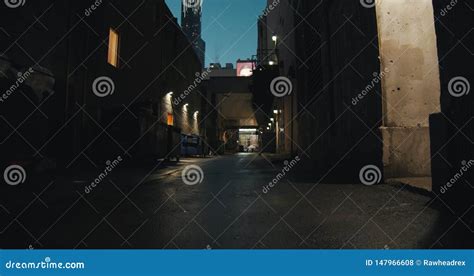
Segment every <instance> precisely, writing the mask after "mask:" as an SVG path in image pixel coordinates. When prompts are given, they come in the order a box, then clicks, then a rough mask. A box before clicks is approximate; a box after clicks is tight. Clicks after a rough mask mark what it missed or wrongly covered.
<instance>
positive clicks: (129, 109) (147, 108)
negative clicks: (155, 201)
mask: <svg viewBox="0 0 474 276" xmlns="http://www.w3.org/2000/svg"><path fill="white" fill-rule="evenodd" d="M90 5H91V4H90V3H82V2H80V3H79V2H77V1H60V2H58V1H55V2H54V3H50V2H49V1H35V2H33V1H31V2H29V3H27V4H26V5H25V6H24V7H22V8H21V9H13V10H11V11H9V12H5V13H2V16H1V18H2V19H1V21H2V22H1V24H0V25H1V26H2V28H1V29H2V32H0V53H2V54H1V55H0V85H1V88H2V91H6V90H7V88H9V87H10V86H11V85H12V83H15V82H16V81H17V79H18V78H19V77H18V74H19V73H22V74H23V75H24V79H25V81H23V82H22V85H21V86H20V87H18V88H15V89H14V90H15V91H13V92H14V93H11V97H9V99H8V101H7V100H4V102H3V103H2V107H1V110H0V116H1V119H2V120H0V121H1V122H0V126H1V128H0V129H1V130H0V134H1V137H2V138H1V142H2V144H1V147H0V148H1V150H2V155H1V158H0V161H2V162H7V163H10V162H17V163H20V164H23V163H33V164H36V163H43V162H44V161H43V160H51V162H54V163H56V164H57V167H58V168H61V167H66V168H68V167H71V166H76V165H82V164H83V163H84V164H85V165H87V166H89V165H90V162H89V161H88V160H87V158H86V157H85V156H88V157H89V158H90V159H91V160H93V161H94V162H96V163H97V162H99V163H100V162H103V160H102V159H104V158H107V160H108V159H109V158H112V157H114V156H117V155H122V156H123V157H125V156H126V157H134V158H135V157H137V158H140V157H147V156H150V157H152V156H159V157H165V156H167V155H168V151H167V147H168V145H167V143H166V142H163V141H166V139H167V133H168V129H169V128H170V127H172V128H173V129H174V130H173V133H174V135H175V136H176V135H179V134H186V135H190V134H193V135H198V134H199V129H197V128H198V127H196V124H195V122H196V121H197V120H198V119H197V118H199V117H198V116H197V114H198V113H197V112H199V110H200V107H201V98H200V96H199V95H198V94H190V95H188V96H187V97H186V98H185V100H183V101H181V102H179V103H177V104H174V103H173V99H174V98H176V97H179V96H180V95H181V94H183V92H184V91H185V90H186V89H187V88H188V86H189V84H190V83H192V81H193V80H194V79H195V78H196V76H195V74H196V72H199V71H200V70H201V64H200V61H199V59H198V57H197V55H196V54H195V52H194V51H193V50H192V49H191V45H190V43H189V41H188V39H187V38H186V36H185V35H184V34H183V32H182V30H181V29H180V28H179V27H178V26H177V25H176V24H167V22H168V21H170V20H172V21H174V20H175V18H174V16H173V15H172V13H171V11H170V10H169V8H168V6H167V5H166V4H165V3H164V1H162V0H152V1H145V2H143V3H142V4H140V3H134V2H131V1H124V0H111V1H100V2H97V5H95V6H93V8H91V6H90ZM122 14H131V15H133V16H131V17H130V18H129V19H124V17H123V16H122ZM15 18H22V20H20V21H17V20H15ZM35 18H39V19H37V21H35ZM38 20H41V21H40V22H41V24H40V23H38ZM163 26H166V27H163ZM172 65H173V66H175V67H176V68H178V69H179V71H180V72H179V73H178V72H176V70H174V69H172ZM30 69H31V70H30ZM100 80H108V81H106V82H102V84H103V85H106V86H104V87H103V88H106V87H107V88H108V89H107V90H109V93H108V94H104V95H100V94H99V95H96V93H94V83H97V84H99V81H100ZM96 92H97V91H96ZM104 92H105V91H104ZM15 128H22V131H21V133H22V134H21V136H22V137H24V139H23V138H21V137H20V136H16V135H10V133H12V131H13V130H14V129H15ZM32 159H34V161H31V160H32ZM32 167H37V165H32Z"/></svg>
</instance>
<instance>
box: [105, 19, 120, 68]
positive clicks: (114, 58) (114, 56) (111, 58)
mask: <svg viewBox="0 0 474 276" xmlns="http://www.w3.org/2000/svg"><path fill="white" fill-rule="evenodd" d="M118 59H119V34H118V33H117V32H116V31H115V30H114V29H112V28H110V30H109V54H108V58H107V62H108V63H109V64H110V65H112V66H114V67H118V61H119V60H118Z"/></svg>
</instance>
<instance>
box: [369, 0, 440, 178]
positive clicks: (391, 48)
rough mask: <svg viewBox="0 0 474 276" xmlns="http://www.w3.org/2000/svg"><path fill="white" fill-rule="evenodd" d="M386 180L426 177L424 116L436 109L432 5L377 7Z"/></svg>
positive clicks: (421, 0)
mask: <svg viewBox="0 0 474 276" xmlns="http://www.w3.org/2000/svg"><path fill="white" fill-rule="evenodd" d="M376 8H377V24H378V32H379V47H380V59H381V64H382V68H384V70H386V71H387V72H388V73H387V74H384V76H383V78H382V81H383V85H382V91H383V113H384V120H383V126H382V128H381V130H382V136H383V141H384V148H383V161H384V166H385V176H386V177H387V178H391V177H397V178H398V177H417V176H429V175H431V165H430V164H431V162H430V159H431V156H430V137H429V116H430V114H432V113H436V112H439V110H440V82H439V69H438V53H437V47H436V34H435V29H434V17H433V6H432V3H431V0H416V1H415V0H403V1H400V0H380V1H378V2H377V7H376Z"/></svg>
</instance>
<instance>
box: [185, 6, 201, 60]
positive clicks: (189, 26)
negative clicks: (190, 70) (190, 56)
mask: <svg viewBox="0 0 474 276" xmlns="http://www.w3.org/2000/svg"><path fill="white" fill-rule="evenodd" d="M201 17H202V1H197V0H184V1H182V2H181V28H182V29H183V32H184V33H185V34H186V36H187V37H188V39H189V41H191V43H192V44H193V48H194V50H195V51H196V54H197V55H198V57H199V60H200V61H201V64H202V67H203V68H204V67H205V60H206V42H204V40H203V39H202V37H201V30H202V23H201Z"/></svg>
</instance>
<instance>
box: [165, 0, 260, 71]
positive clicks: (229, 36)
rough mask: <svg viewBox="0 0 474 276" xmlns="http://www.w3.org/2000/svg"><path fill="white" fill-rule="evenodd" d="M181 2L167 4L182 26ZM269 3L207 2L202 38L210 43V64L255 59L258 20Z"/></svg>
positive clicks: (254, 0) (171, 0)
mask: <svg viewBox="0 0 474 276" xmlns="http://www.w3.org/2000/svg"><path fill="white" fill-rule="evenodd" d="M181 1H182V0H166V3H167V4H168V6H169V7H170V9H171V11H172V12H173V14H174V15H175V17H177V18H178V22H180V23H181ZM265 3H266V0H204V2H203V12H202V13H203V14H202V31H203V33H202V36H203V39H204V41H206V47H207V48H206V64H209V63H211V62H217V61H218V62H220V63H221V64H225V63H233V64H234V65H235V62H236V61H237V59H239V58H240V59H247V58H251V57H252V55H255V52H256V49H257V17H258V16H259V15H260V14H261V13H262V11H263V9H264V8H265Z"/></svg>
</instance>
